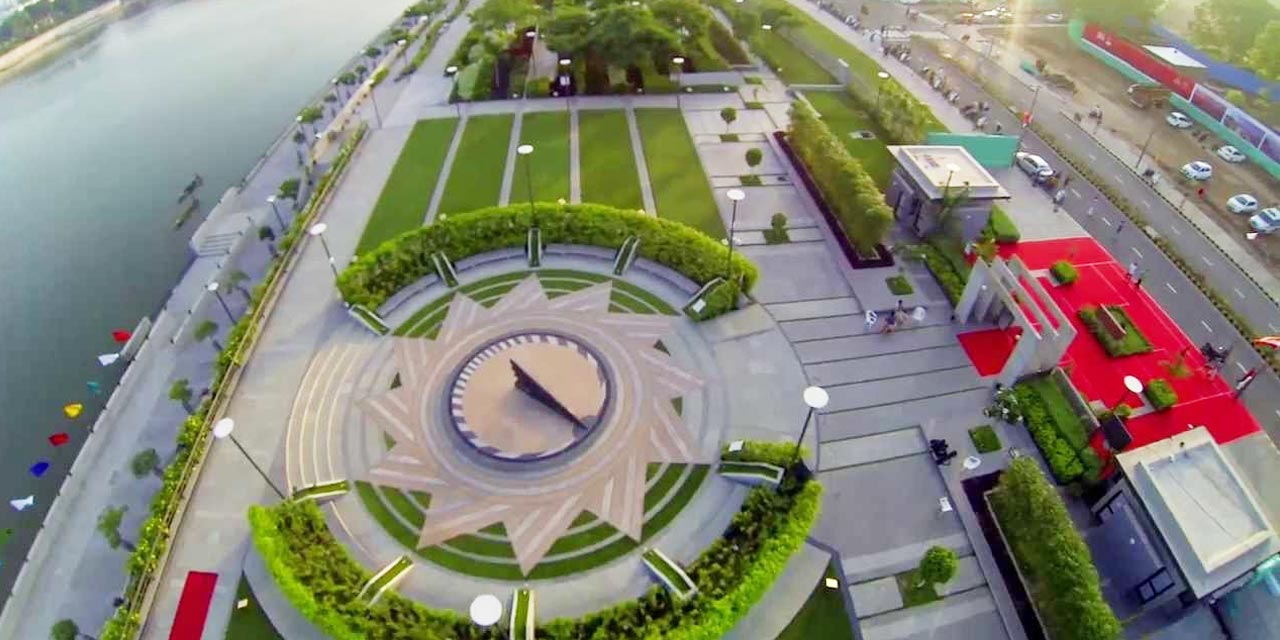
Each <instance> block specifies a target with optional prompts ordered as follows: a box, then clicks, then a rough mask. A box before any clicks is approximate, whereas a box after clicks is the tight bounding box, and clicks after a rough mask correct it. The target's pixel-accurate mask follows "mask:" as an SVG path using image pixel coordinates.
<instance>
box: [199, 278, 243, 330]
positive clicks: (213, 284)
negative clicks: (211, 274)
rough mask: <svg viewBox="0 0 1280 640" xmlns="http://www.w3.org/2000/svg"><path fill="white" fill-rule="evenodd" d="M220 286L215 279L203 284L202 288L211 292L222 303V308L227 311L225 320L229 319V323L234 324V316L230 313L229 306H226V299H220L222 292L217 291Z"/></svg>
mask: <svg viewBox="0 0 1280 640" xmlns="http://www.w3.org/2000/svg"><path fill="white" fill-rule="evenodd" d="M220 287H221V285H219V284H218V283H217V282H216V281H215V282H210V283H209V284H207V285H205V287H204V289H205V291H208V292H210V293H212V294H213V295H214V297H215V298H217V299H218V304H220V305H222V310H223V311H225V312H227V320H230V321H231V324H235V323H236V317H235V316H234V315H232V314H231V308H230V307H228V306H227V301H226V300H223V299H222V294H221V293H220V292H219V291H218V289H219V288H220Z"/></svg>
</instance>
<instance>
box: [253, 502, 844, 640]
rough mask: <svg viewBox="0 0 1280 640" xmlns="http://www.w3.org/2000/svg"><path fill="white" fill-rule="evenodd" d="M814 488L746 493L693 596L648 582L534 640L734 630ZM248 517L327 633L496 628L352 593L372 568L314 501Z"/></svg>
mask: <svg viewBox="0 0 1280 640" xmlns="http://www.w3.org/2000/svg"><path fill="white" fill-rule="evenodd" d="M821 497H822V487H821V485H819V484H818V483H817V482H814V481H810V482H807V483H805V484H804V485H800V486H797V485H796V484H795V482H794V480H788V481H784V483H783V486H782V490H781V491H778V490H775V489H773V488H763V487H762V488H757V489H754V490H752V491H751V492H750V493H749V494H748V496H747V499H746V501H745V502H744V503H743V506H742V509H741V510H740V511H739V512H738V514H737V515H735V516H734V519H733V522H732V524H730V526H729V528H728V529H727V530H726V531H725V535H724V537H723V538H720V539H719V540H717V541H716V542H715V543H713V544H712V545H711V546H710V547H708V549H707V550H706V551H704V552H703V554H702V555H701V556H700V557H699V558H698V559H697V560H695V561H694V562H693V563H692V564H690V565H689V566H688V567H686V569H685V571H686V573H688V574H689V577H690V578H692V579H693V581H694V583H695V584H697V586H698V590H699V593H698V595H697V596H695V597H694V598H691V599H690V600H688V601H684V602H673V601H672V599H671V598H669V597H667V596H666V595H665V594H664V592H663V591H662V590H661V589H660V588H658V587H654V588H653V589H650V590H649V592H648V593H646V594H645V595H644V596H642V597H640V598H638V599H636V600H633V601H629V602H624V603H622V604H618V605H615V606H613V607H610V608H607V609H604V610H602V611H597V612H595V613H592V614H589V615H586V616H583V617H581V618H577V619H563V618H562V619H556V620H552V621H550V622H548V623H546V624H544V625H542V626H541V627H540V628H539V630H538V637H539V638H542V639H543V640H593V639H596V638H663V639H664V640H712V639H715V638H720V637H722V636H723V635H724V634H725V633H726V632H728V631H729V630H730V629H732V628H733V626H734V625H735V624H737V623H738V621H739V620H741V619H742V617H743V616H744V615H746V613H747V611H749V610H750V608H751V607H752V606H753V605H754V604H755V603H756V602H758V601H759V600H760V598H761V597H763V596H764V594H765V592H766V591H768V589H769V587H771V586H772V585H773V583H774V582H775V581H776V580H777V578H778V576H779V575H781V573H782V571H783V569H784V568H785V567H786V564H787V561H788V560H789V559H790V558H791V556H792V555H793V554H794V553H795V552H796V551H797V550H798V549H799V548H800V547H801V546H802V545H803V544H804V541H805V538H806V537H807V536H808V534H809V530H810V528H812V526H813V524H814V522H816V521H817V517H818V511H819V508H820V504H821ZM249 523H250V528H251V532H252V536H253V541H254V544H255V546H256V547H257V548H258V551H259V553H260V554H261V555H262V557H263V560H264V561H265V564H266V567H267V570H268V571H269V572H270V573H271V575H272V577H273V578H274V579H275V580H276V583H277V584H278V585H279V586H280V590H281V592H282V593H284V595H285V597H286V598H287V599H288V600H289V602H290V603H292V604H293V606H294V607H295V608H296V609H297V610H298V611H299V612H300V613H301V614H302V615H303V616H304V617H306V618H307V619H308V620H310V621H311V622H312V623H313V624H315V625H316V626H317V627H319V628H320V629H321V630H322V631H324V632H325V633H326V634H328V635H329V636H330V637H332V638H335V639H336V640H356V639H368V640H380V639H383V638H386V639H391V638H438V637H439V638H444V637H449V638H456V639H458V640H480V639H483V640H496V639H498V638H501V637H504V633H505V630H502V629H498V628H490V629H488V630H481V629H479V628H477V627H475V626H474V625H471V624H470V623H469V622H468V621H467V620H466V619H465V618H464V617H463V616H460V615H458V614H456V613H454V612H452V611H436V610H432V609H429V608H427V607H425V606H423V605H421V604H418V603H416V602H413V601H411V600H408V599H406V598H404V597H402V596H400V595H399V594H397V593H395V592H394V591H389V592H387V593H386V594H384V596H383V598H382V600H381V601H379V603H378V604H377V605H374V606H372V607H371V606H368V605H366V604H364V603H362V602H360V601H359V600H358V599H357V598H356V597H355V596H356V594H357V593H359V590H360V588H361V586H362V585H363V584H364V583H365V582H366V581H367V580H368V579H369V577H370V576H371V575H372V574H371V573H370V572H368V571H366V570H365V569H364V567H362V566H361V565H359V564H358V563H357V562H356V561H354V560H353V559H352V558H351V556H350V555H349V554H348V552H347V550H346V549H345V548H343V547H342V546H341V545H339V544H338V543H337V542H336V541H335V540H334V538H333V536H332V534H331V533H330V532H329V530H328V527H327V525H326V523H325V520H324V516H323V514H322V513H321V512H320V510H319V508H317V507H316V506H315V505H314V504H313V503H310V502H303V503H296V502H292V501H287V502H283V503H281V504H279V505H276V506H274V507H261V506H254V507H251V508H250V510H249Z"/></svg>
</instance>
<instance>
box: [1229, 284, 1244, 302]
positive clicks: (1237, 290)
mask: <svg viewBox="0 0 1280 640" xmlns="http://www.w3.org/2000/svg"><path fill="white" fill-rule="evenodd" d="M1231 290H1232V291H1234V292H1236V295H1238V296H1240V299H1241V300H1244V292H1242V291H1240V289H1239V288H1237V287H1232V288H1231Z"/></svg>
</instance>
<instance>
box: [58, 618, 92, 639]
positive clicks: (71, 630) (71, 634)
mask: <svg viewBox="0 0 1280 640" xmlns="http://www.w3.org/2000/svg"><path fill="white" fill-rule="evenodd" d="M49 637H50V638H51V639H52V640H79V639H80V638H88V639H89V640H96V639H95V638H94V637H93V636H91V635H89V634H87V633H80V626H79V625H77V624H76V622H75V620H72V619H70V618H63V619H62V620H59V621H57V622H55V623H54V624H53V628H52V629H50V630H49Z"/></svg>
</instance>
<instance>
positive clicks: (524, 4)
mask: <svg viewBox="0 0 1280 640" xmlns="http://www.w3.org/2000/svg"><path fill="white" fill-rule="evenodd" d="M537 17H538V5H536V4H534V3H533V2H530V0H486V1H485V3H484V4H483V5H481V6H480V8H479V9H476V10H475V11H472V12H471V22H472V24H475V25H477V26H479V27H480V28H481V29H483V30H492V29H499V30H502V31H510V30H511V29H513V28H519V27H524V26H527V25H530V24H533V21H534V19H536V18H537Z"/></svg>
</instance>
